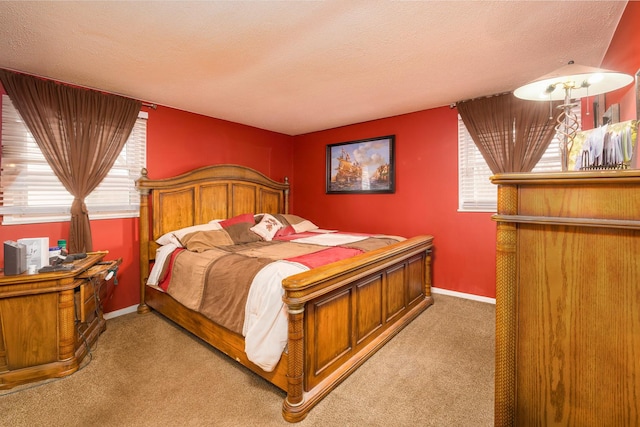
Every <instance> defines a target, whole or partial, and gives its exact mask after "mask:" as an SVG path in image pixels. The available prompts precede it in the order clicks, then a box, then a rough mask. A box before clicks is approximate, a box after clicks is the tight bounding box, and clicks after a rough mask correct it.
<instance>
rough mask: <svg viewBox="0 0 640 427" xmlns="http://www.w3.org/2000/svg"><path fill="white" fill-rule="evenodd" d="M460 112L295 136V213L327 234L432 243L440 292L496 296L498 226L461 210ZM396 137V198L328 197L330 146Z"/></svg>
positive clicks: (483, 215) (442, 111) (443, 110)
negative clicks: (421, 238) (430, 239)
mask: <svg viewBox="0 0 640 427" xmlns="http://www.w3.org/2000/svg"><path fill="white" fill-rule="evenodd" d="M457 123H458V122H457V111H456V110H455V109H450V108H449V107H442V108H437V109H432V110H425V111H420V112H417V113H412V114H405V115H401V116H396V117H391V118H386V119H381V120H375V121H371V122H366V123H361V124H355V125H351V126H345V127H341V128H337V129H331V130H327V131H322V132H315V133H311V134H307V135H301V136H296V137H295V147H294V176H295V180H294V181H293V182H292V192H293V193H294V194H295V196H296V197H295V202H294V204H293V211H294V212H295V213H297V214H299V215H301V216H303V217H305V218H309V219H311V220H312V221H313V222H315V223H316V224H318V225H319V226H320V227H323V228H337V229H341V230H349V231H362V232H376V233H386V234H397V235H401V236H405V237H410V236H414V235H419V234H430V235H433V236H434V247H435V250H434V280H433V285H434V286H436V287H441V288H446V289H450V290H454V291H459V292H465V293H470V294H476V295H482V296H488V297H495V229H496V226H495V223H494V222H493V221H491V214H488V213H469V212H465V213H460V212H457V208H458V124H457ZM392 134H393V135H395V136H396V152H395V155H396V162H395V163H396V191H395V193H394V194H375V195H363V194H354V195H350V194H331V195H327V194H325V176H326V175H325V168H326V160H325V149H326V145H327V144H333V143H339V142H346V141H353V140H358V139H365V138H371V137H377V136H384V135H392Z"/></svg>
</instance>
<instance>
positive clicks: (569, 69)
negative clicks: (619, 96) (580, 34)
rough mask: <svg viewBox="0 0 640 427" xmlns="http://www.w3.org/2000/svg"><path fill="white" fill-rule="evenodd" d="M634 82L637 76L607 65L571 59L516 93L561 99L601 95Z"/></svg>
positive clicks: (552, 99) (528, 97)
mask: <svg viewBox="0 0 640 427" xmlns="http://www.w3.org/2000/svg"><path fill="white" fill-rule="evenodd" d="M631 82H633V76H630V75H629V74H624V73H618V72H616V71H611V70H605V69H603V68H595V67H587V66H586V65H578V64H574V63H573V61H570V62H569V63H568V64H567V65H565V66H564V67H560V68H558V69H557V70H555V71H553V72H551V73H549V74H545V75H544V76H542V77H540V78H538V79H536V80H534V81H532V82H529V83H527V84H526V85H524V86H522V87H519V88H518V89H516V90H515V91H514V92H513V94H514V95H515V96H516V97H518V98H521V99H528V100H530V101H549V100H551V101H558V100H564V99H565V98H566V95H567V93H566V90H568V91H569V92H570V97H571V99H578V98H583V97H585V96H593V95H599V94H601V93H606V92H611V91H613V90H616V89H620V88H622V87H624V86H626V85H628V84H630V83H631Z"/></svg>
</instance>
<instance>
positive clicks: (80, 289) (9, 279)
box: [0, 253, 121, 389]
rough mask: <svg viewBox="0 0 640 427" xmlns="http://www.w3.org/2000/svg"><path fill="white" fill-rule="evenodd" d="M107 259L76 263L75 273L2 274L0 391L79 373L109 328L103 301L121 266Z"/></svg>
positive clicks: (91, 257) (100, 256) (94, 257)
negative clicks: (108, 279) (108, 283)
mask: <svg viewBox="0 0 640 427" xmlns="http://www.w3.org/2000/svg"><path fill="white" fill-rule="evenodd" d="M104 256H105V254H104V253H99V254H94V255H89V256H88V257H87V258H85V259H82V260H76V261H74V263H73V265H74V267H73V270H71V271H65V272H53V273H43V274H32V275H29V274H26V273H24V274H20V275H15V276H4V274H0V389H9V388H12V387H15V386H17V385H20V384H24V383H27V382H31V381H38V380H43V379H47V378H52V377H61V376H65V375H69V374H71V373H73V372H75V371H77V370H78V368H79V366H80V362H81V361H82V359H83V358H84V357H85V355H86V354H87V353H88V351H89V347H90V346H91V345H92V344H93V343H94V342H95V341H96V339H97V338H98V335H99V334H100V333H101V332H102V331H104V329H105V327H106V324H105V321H104V318H103V316H102V308H101V306H100V296H101V293H102V294H103V295H102V296H104V292H105V291H106V286H105V278H106V277H105V276H106V275H107V274H108V271H110V270H111V271H113V270H115V269H116V268H117V266H118V265H119V264H120V262H121V260H117V261H109V262H102V259H103V258H104Z"/></svg>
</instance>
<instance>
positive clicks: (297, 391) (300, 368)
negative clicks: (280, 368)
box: [282, 303, 306, 422]
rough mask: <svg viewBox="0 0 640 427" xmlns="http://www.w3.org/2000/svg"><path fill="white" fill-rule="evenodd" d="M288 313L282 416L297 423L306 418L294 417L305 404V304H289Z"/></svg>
mask: <svg viewBox="0 0 640 427" xmlns="http://www.w3.org/2000/svg"><path fill="white" fill-rule="evenodd" d="M288 312H289V343H288V345H289V354H288V357H287V397H286V399H285V400H284V404H283V405H282V416H283V417H284V419H285V420H287V421H289V422H297V421H300V419H302V418H304V416H302V418H296V417H294V416H293V415H292V413H294V412H296V411H295V409H294V408H296V407H298V406H300V405H302V404H303V403H304V397H303V386H304V329H303V327H304V303H295V304H289V305H288ZM305 415H306V414H305Z"/></svg>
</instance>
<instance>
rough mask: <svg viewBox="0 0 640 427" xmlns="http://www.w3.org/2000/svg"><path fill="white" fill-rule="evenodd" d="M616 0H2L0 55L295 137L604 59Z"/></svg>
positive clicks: (57, 75) (34, 69)
mask: <svg viewBox="0 0 640 427" xmlns="http://www.w3.org/2000/svg"><path fill="white" fill-rule="evenodd" d="M625 6H626V2H621V1H587V2H578V1H416V2H408V1H407V2H390V1H371V0H368V1H355V0H349V1H284V2H282V1H246V2H245V1H198V2H192V1H180V2H171V1H162V2H161V1H152V2H141V1H135V2H134V1H130V2H128V1H122V2H121V1H113V2H98V1H82V2H80V1H78V2H59V1H56V2H22V1H16V2H13V1H0V67H1V68H7V69H11V70H16V71H22V72H26V73H30V74H35V75H39V76H43V77H48V78H52V79H55V80H59V81H63V82H67V83H73V84H77V85H81V86H86V87H90V88H96V89H101V90H104V91H108V92H113V93H118V94H121V95H126V96H129V97H133V98H137V99H141V100H143V101H148V102H152V103H157V104H159V105H165V106H169V107H174V108H178V109H181V110H186V111H191V112H195V113H200V114H204V115H207V116H212V117H216V118H220V119H225V120H230V121H233V122H238V123H243V124H247V125H251V126H255V127H258V128H263V129H268V130H272V131H276V132H281V133H284V134H288V135H297V134H302V133H308V132H312V131H317V130H323V129H328V128H333V127H337V126H342V125H346V124H351V123H358V122H363V121H368V120H373V119H377V118H382V117H389V116H393V115H398V114H403V113H409V112H413V111H418V110H423V109H428V108H434V107H440V106H444V105H449V104H451V103H454V102H456V101H459V100H461V99H468V98H474V97H478V96H484V95H491V94H495V93H501V92H506V91H511V90H514V89H515V88H517V87H518V86H520V85H522V84H524V83H526V82H528V81H530V80H533V79H535V78H537V77H539V76H541V75H544V74H547V73H548V72H550V71H553V70H554V69H556V68H559V67H561V66H563V65H565V64H566V63H567V62H568V61H569V60H574V61H575V62H576V63H578V64H583V65H589V66H596V67H597V66H600V63H601V61H602V59H603V57H604V54H605V53H606V50H607V48H608V46H609V42H610V41H611V38H612V36H613V33H614V31H615V28H616V26H617V24H618V21H619V19H620V16H621V15H622V13H623V11H624V8H625Z"/></svg>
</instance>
